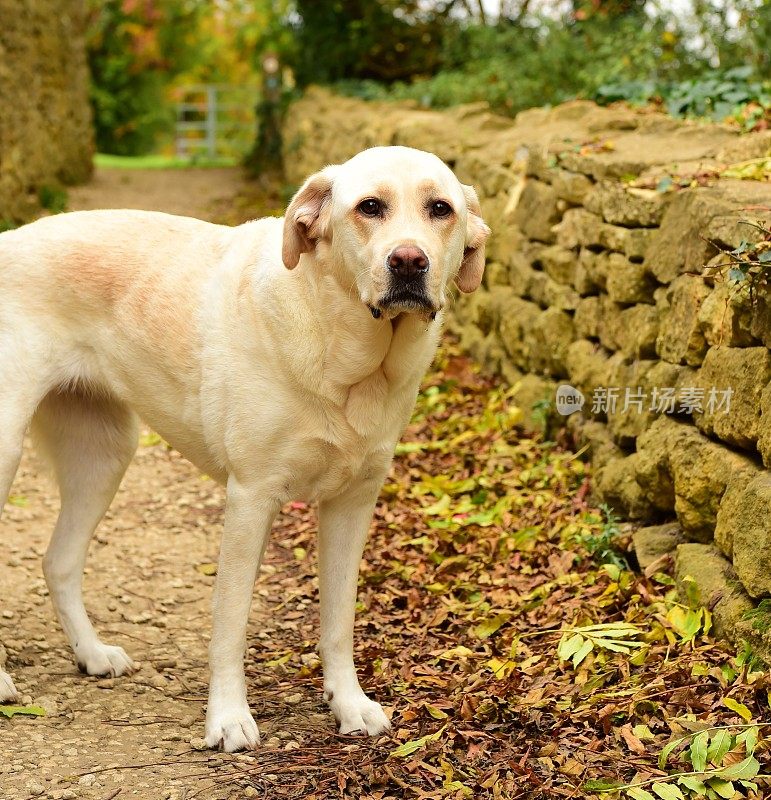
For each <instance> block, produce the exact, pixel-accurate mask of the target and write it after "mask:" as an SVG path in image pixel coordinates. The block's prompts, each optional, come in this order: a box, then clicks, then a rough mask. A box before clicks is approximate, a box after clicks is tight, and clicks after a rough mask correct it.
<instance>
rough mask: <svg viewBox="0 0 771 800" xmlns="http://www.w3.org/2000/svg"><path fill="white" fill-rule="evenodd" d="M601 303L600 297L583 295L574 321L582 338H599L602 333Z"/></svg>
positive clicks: (577, 306)
mask: <svg viewBox="0 0 771 800" xmlns="http://www.w3.org/2000/svg"><path fill="white" fill-rule="evenodd" d="M600 320H601V304H600V298H599V297H582V298H581V299H580V300H579V301H578V303H577V305H576V313H575V314H574V315H573V322H574V323H575V326H576V335H578V336H580V337H581V338H582V339H597V338H598V337H599V335H600Z"/></svg>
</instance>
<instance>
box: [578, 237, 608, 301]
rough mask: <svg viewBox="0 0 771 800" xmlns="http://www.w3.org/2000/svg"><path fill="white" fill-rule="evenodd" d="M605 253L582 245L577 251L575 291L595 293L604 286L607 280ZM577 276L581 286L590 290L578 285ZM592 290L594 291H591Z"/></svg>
mask: <svg viewBox="0 0 771 800" xmlns="http://www.w3.org/2000/svg"><path fill="white" fill-rule="evenodd" d="M607 265H608V259H607V253H595V252H594V251H593V250H589V248H587V247H582V248H581V250H580V251H579V253H578V266H577V269H576V284H574V286H575V289H576V291H577V292H578V293H579V294H596V293H597V291H599V290H600V289H604V288H605V284H606V281H607V277H608V274H607ZM579 276H580V280H581V286H583V287H584V289H586V288H587V287H588V288H589V290H590V291H582V289H581V286H579V285H578V281H579ZM591 290H594V291H591Z"/></svg>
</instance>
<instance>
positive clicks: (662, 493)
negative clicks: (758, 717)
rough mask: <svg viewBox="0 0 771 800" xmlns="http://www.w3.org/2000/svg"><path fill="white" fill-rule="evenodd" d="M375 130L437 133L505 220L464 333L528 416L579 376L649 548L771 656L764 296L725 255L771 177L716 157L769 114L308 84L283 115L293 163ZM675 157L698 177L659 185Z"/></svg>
mask: <svg viewBox="0 0 771 800" xmlns="http://www.w3.org/2000/svg"><path fill="white" fill-rule="evenodd" d="M379 144H401V145H407V146H411V147H418V148H421V149H425V150H430V151H433V152H435V153H436V154H437V155H439V156H440V157H441V158H442V159H444V160H445V161H446V162H447V163H448V164H450V166H452V167H453V169H454V170H455V172H456V174H457V175H458V176H459V177H460V179H461V180H463V181H465V182H468V183H473V184H474V185H475V186H476V187H477V189H478V191H479V194H480V199H481V203H482V208H483V212H484V215H485V218H486V220H487V222H488V223H489V224H490V226H491V228H492V230H493V234H492V237H491V241H490V246H489V249H488V257H489V260H488V266H487V270H486V275H485V283H484V287H483V288H482V289H481V290H479V291H478V292H475V293H474V294H472V295H469V296H467V297H461V298H458V300H457V302H456V303H455V305H454V307H453V309H452V313H451V315H450V320H449V327H450V328H451V329H452V330H453V331H455V332H456V333H457V335H458V336H459V337H460V340H461V343H462V345H463V346H464V347H465V348H466V349H467V350H468V351H470V352H471V353H472V354H473V355H474V356H475V357H476V358H477V359H479V360H480V361H481V362H483V363H484V364H485V365H486V366H487V367H488V368H490V369H492V370H495V371H496V372H498V373H499V374H500V375H501V376H502V377H503V378H504V379H505V380H507V381H508V382H510V383H511V384H512V385H513V386H515V387H517V401H518V403H519V404H520V405H521V406H522V408H523V409H524V410H525V411H527V410H530V409H533V408H537V409H538V410H539V411H540V415H539V416H537V417H536V418H530V419H532V420H533V421H532V422H531V424H533V425H535V424H542V420H543V412H544V408H545V407H546V404H547V403H548V404H549V407H550V408H552V409H553V408H554V399H555V392H556V390H557V387H558V386H559V385H562V384H569V385H570V386H572V387H575V388H576V389H578V390H580V392H581V393H582V394H583V397H584V405H583V409H582V411H581V412H576V413H573V414H571V415H569V416H567V417H566V418H565V417H563V418H562V419H561V422H562V423H563V424H564V423H566V424H567V426H568V428H569V430H570V431H571V432H572V434H573V437H574V440H575V442H576V445H577V446H580V447H584V446H586V447H587V449H588V452H589V453H590V454H591V458H592V461H593V464H594V467H595V493H596V496H597V499H598V500H600V501H602V502H606V503H608V504H609V505H610V506H612V507H613V508H614V509H615V510H616V512H618V513H620V514H622V515H623V516H625V517H626V518H627V519H630V520H636V521H639V523H640V524H641V526H642V527H641V528H640V529H639V530H638V531H637V533H636V535H635V542H636V547H637V552H638V555H639V558H640V561H641V563H643V565H648V564H650V563H652V562H653V561H655V559H656V558H657V557H659V556H660V555H661V554H662V553H666V552H669V551H672V550H673V549H674V548H677V557H676V569H677V574H678V576H679V578H680V579H681V581H682V579H684V578H685V577H687V576H691V577H693V578H694V579H695V581H696V585H697V587H698V591H699V593H700V599H701V601H702V602H703V603H705V604H709V605H710V606H711V607H712V608H713V610H714V612H715V620H716V624H717V627H718V630H720V631H722V632H723V633H725V634H726V635H728V636H730V637H731V638H733V639H740V638H746V639H749V640H750V641H751V643H752V646H753V647H754V649H755V650H756V651H757V652H759V653H761V654H762V655H764V657H766V658H767V659H769V658H771V635H769V633H767V632H766V633H764V632H763V630H760V628H763V627H764V626H762V625H757V619H758V617H757V616H755V618H754V622H755V623H756V624H755V625H754V626H753V624H752V622H751V621H750V619H749V618H745V612H746V611H747V610H749V609H752V608H753V606H754V605H756V604H757V601H758V599H760V598H763V597H768V596H771V472H769V470H768V468H771V352H769V349H768V348H769V346H771V298H769V297H766V296H765V295H764V293H763V292H761V293H760V294H756V295H755V296H753V297H750V296H749V294H748V293H747V291H746V290H742V289H740V288H739V287H737V286H736V285H733V284H730V283H729V282H728V281H727V279H726V278H725V277H724V274H725V270H722V269H719V268H718V267H719V265H720V264H722V263H723V262H725V260H726V259H725V256H724V255H722V254H721V252H720V250H721V248H722V249H729V250H730V249H733V248H736V247H738V246H739V245H740V244H741V243H742V242H743V241H745V242H747V243H748V244H749V245H750V246H752V245H754V244H756V243H757V242H758V241H760V240H761V239H762V237H763V233H762V231H761V230H759V229H758V228H756V227H753V226H752V225H750V224H747V223H748V222H760V223H761V224H762V225H765V226H766V227H771V186H769V184H767V183H761V182H758V181H740V180H729V179H724V178H721V179H718V178H717V177H711V176H716V175H717V173H718V171H720V169H721V168H722V167H723V166H725V165H727V164H735V163H737V162H743V161H745V160H748V159H752V158H760V157H763V156H766V155H769V154H771V132H765V133H759V134H752V135H748V136H741V137H740V136H738V135H737V134H736V133H735V132H733V131H731V130H728V129H727V128H722V127H718V126H706V125H701V124H695V123H684V122H678V121H674V120H672V119H669V118H667V117H665V116H663V115H659V114H651V113H645V114H644V113H634V112H631V111H628V110H614V109H607V108H599V107H597V106H595V105H593V104H591V103H585V102H574V103H569V104H565V105H563V106H559V107H557V108H554V109H551V110H546V109H533V110H530V111H526V112H523V113H521V114H519V115H518V116H517V117H516V119H515V120H513V121H512V120H508V119H503V118H500V117H497V116H495V115H493V114H491V113H489V111H488V110H487V109H486V107H484V106H483V105H479V106H477V105H475V106H465V107H460V108H456V109H453V110H450V111H443V112H433V111H425V110H420V109H417V108H415V107H413V106H409V105H395V104H387V103H364V102H361V101H358V100H353V99H349V98H340V97H335V96H332V95H330V94H327V93H325V92H322V91H320V90H313V91H311V92H310V93H309V94H308V95H306V96H305V98H304V99H302V100H300V101H298V102H297V103H296V104H295V105H294V106H293V107H292V108H291V109H290V112H289V115H288V118H287V121H286V125H285V130H284V160H285V165H286V169H287V173H288V177H289V179H290V181H292V182H293V183H295V184H299V183H300V182H301V181H302V179H303V178H304V177H305V176H306V175H308V174H309V173H311V172H313V171H315V170H317V169H319V168H320V167H321V166H323V165H324V164H328V163H336V162H340V161H343V160H345V159H346V158H348V157H350V156H351V155H353V154H354V153H356V152H358V151H359V150H362V149H364V148H366V147H370V146H373V145H379ZM671 176H675V180H676V181H677V182H678V183H679V182H680V181H679V179H681V178H684V180H683V181H682V182H684V183H685V184H686V187H685V188H679V189H678V190H677V191H658V190H657V189H660V188H664V187H666V185H667V184H668V182H669V180H670V178H671ZM662 179H664V183H663V184H662V183H661V180H662ZM689 182H691V183H693V186H690V187H689V186H688V185H687V184H688V183H689ZM701 184H707V185H701ZM706 265H710V266H711V267H713V269H708V270H705V266H706ZM551 413H552V422H555V421H559V417H558V416H557V415H556V414H555V413H554V411H553V410H552V412H551ZM528 418H529V417H528V415H527V414H526V416H525V419H526V420H527V419H528ZM536 419H538V420H541V422H536V421H535V420H536ZM769 622H771V620H769ZM769 627H771V626H769V625H766V626H765V628H766V630H768V628H769Z"/></svg>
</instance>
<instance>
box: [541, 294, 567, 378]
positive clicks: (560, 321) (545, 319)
mask: <svg viewBox="0 0 771 800" xmlns="http://www.w3.org/2000/svg"><path fill="white" fill-rule="evenodd" d="M575 338H576V331H575V326H574V325H573V319H572V317H571V316H570V315H569V314H566V313H565V312H564V311H559V310H558V309H556V308H547V309H546V310H545V311H542V312H541V313H540V314H539V315H538V317H537V318H536V320H535V324H534V325H533V347H532V349H531V351H530V366H531V369H532V370H533V371H534V372H536V373H540V374H548V375H551V376H554V377H557V378H559V377H563V376H565V375H566V374H567V369H566V366H565V355H566V353H567V349H568V347H569V346H570V344H571V343H572V342H573V341H574V340H575Z"/></svg>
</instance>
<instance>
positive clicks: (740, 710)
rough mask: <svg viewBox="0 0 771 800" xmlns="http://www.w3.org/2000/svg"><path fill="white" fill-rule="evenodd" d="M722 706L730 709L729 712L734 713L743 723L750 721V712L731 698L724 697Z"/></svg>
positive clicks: (742, 704)
mask: <svg viewBox="0 0 771 800" xmlns="http://www.w3.org/2000/svg"><path fill="white" fill-rule="evenodd" d="M723 705H724V706H725V707H726V708H730V709H731V711H735V712H736V713H737V714H738V715H739V716H740V717H741V718H742V719H743V720H744V721H745V722H750V721H751V720H752V711H750V710H749V708H747V706H745V705H744V703H740V702H738V700H734V699H733V698H732V697H724V698H723Z"/></svg>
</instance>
